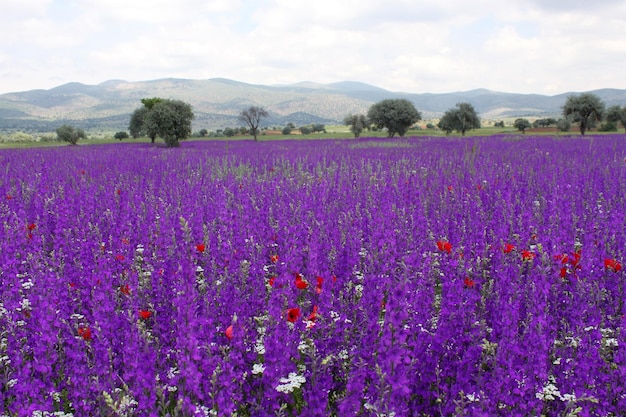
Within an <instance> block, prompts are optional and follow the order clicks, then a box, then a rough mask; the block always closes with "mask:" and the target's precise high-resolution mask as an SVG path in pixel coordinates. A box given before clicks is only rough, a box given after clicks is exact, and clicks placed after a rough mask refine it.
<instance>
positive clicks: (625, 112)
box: [606, 106, 626, 132]
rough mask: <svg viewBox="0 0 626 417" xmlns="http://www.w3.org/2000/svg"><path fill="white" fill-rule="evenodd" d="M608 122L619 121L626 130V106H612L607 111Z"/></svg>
mask: <svg viewBox="0 0 626 417" xmlns="http://www.w3.org/2000/svg"><path fill="white" fill-rule="evenodd" d="M606 120H607V121H608V122H619V123H620V124H621V125H622V127H623V128H624V131H625V132H626V106H624V107H620V106H611V107H609V108H608V109H607V111H606Z"/></svg>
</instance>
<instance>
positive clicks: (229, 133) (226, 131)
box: [224, 127, 237, 138]
mask: <svg viewBox="0 0 626 417" xmlns="http://www.w3.org/2000/svg"><path fill="white" fill-rule="evenodd" d="M235 133H237V132H235V129H233V128H232V127H227V128H225V129H224V136H226V137H228V138H232V137H233V136H235Z"/></svg>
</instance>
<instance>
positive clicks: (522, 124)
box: [513, 118, 532, 133]
mask: <svg viewBox="0 0 626 417" xmlns="http://www.w3.org/2000/svg"><path fill="white" fill-rule="evenodd" d="M513 126H514V127H515V128H516V129H517V130H519V131H521V132H522V133H526V129H530V127H531V126H532V125H531V124H530V121H529V120H528V119H522V118H519V119H515V122H513Z"/></svg>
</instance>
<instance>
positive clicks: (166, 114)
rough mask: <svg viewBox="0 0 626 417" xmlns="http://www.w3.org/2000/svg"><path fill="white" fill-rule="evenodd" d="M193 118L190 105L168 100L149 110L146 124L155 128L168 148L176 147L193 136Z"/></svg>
mask: <svg viewBox="0 0 626 417" xmlns="http://www.w3.org/2000/svg"><path fill="white" fill-rule="evenodd" d="M144 104H145V103H144ZM193 118H194V114H193V109H192V108H191V105H190V104H187V103H185V102H184V101H181V100H169V99H167V100H160V101H158V102H157V103H155V104H154V105H153V106H152V108H151V109H149V111H148V114H147V116H146V119H145V121H144V124H145V125H146V126H149V127H150V128H153V129H154V131H155V132H156V133H157V135H158V136H160V137H162V138H163V140H164V141H165V143H166V144H167V146H168V147H174V146H178V145H179V142H180V141H181V140H182V139H186V138H187V137H189V136H190V135H191V121H192V120H193Z"/></svg>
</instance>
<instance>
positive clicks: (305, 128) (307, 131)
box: [300, 126, 311, 135]
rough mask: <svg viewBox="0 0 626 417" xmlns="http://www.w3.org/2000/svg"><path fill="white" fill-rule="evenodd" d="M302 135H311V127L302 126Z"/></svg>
mask: <svg viewBox="0 0 626 417" xmlns="http://www.w3.org/2000/svg"><path fill="white" fill-rule="evenodd" d="M300 133H302V134H303V135H308V134H310V133H311V128H310V127H309V126H302V127H300Z"/></svg>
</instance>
